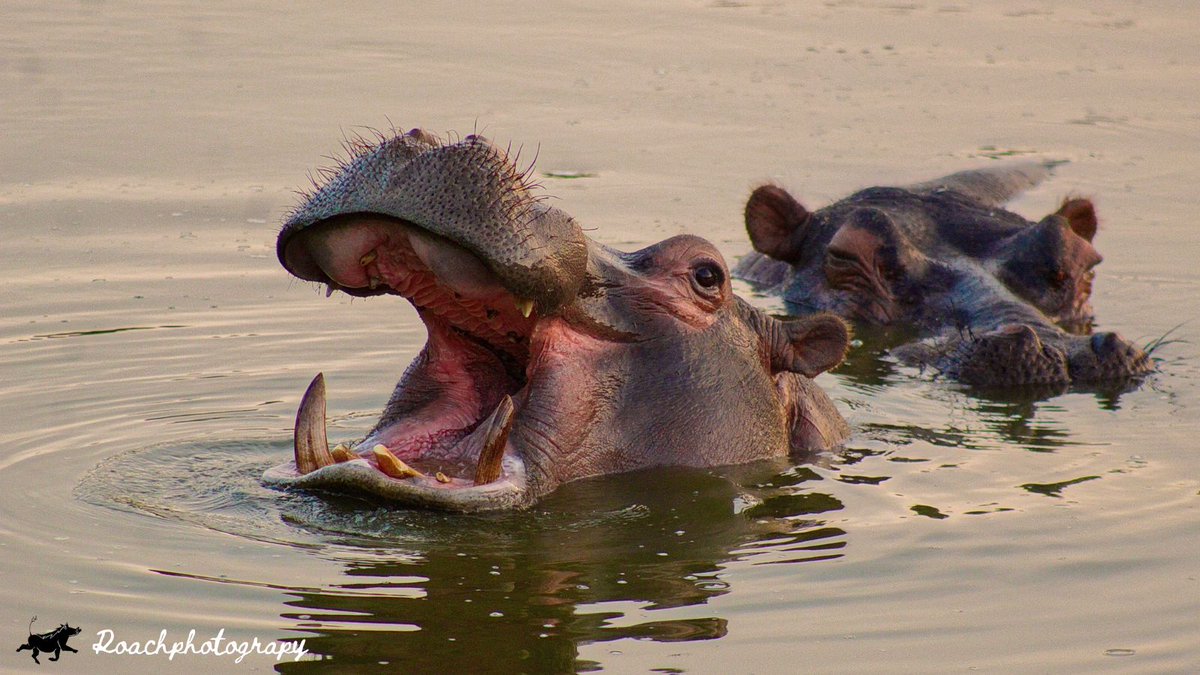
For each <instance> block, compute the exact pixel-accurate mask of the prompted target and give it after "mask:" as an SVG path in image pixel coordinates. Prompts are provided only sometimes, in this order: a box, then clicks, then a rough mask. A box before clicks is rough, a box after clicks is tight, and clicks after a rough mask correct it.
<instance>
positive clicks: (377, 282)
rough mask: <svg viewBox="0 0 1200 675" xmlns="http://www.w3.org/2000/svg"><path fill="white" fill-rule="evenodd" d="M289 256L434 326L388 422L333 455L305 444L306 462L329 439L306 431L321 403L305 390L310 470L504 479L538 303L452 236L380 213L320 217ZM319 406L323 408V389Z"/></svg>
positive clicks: (302, 269)
mask: <svg viewBox="0 0 1200 675" xmlns="http://www.w3.org/2000/svg"><path fill="white" fill-rule="evenodd" d="M285 263H286V265H287V267H288V269H289V270H291V271H292V272H293V273H294V274H296V275H297V276H299V277H300V278H303V279H308V280H311V281H318V282H322V283H325V284H327V285H328V287H329V292H330V293H332V291H333V290H342V291H344V292H346V293H349V294H351V295H359V296H363V295H378V294H382V293H387V294H394V295H400V296H402V297H404V298H407V299H408V300H409V302H411V303H412V304H413V306H414V307H415V308H416V309H417V312H418V315H419V316H420V317H421V320H422V321H423V322H424V323H425V326H426V328H427V330H428V333H429V337H428V341H427V342H426V345H425V349H424V350H423V351H422V353H421V355H420V356H419V357H418V358H417V359H416V360H415V361H414V362H413V364H412V365H411V366H410V367H409V369H408V371H407V372H406V373H405V376H404V379H403V381H402V382H401V385H400V386H398V387H397V389H396V391H395V392H394V393H393V395H392V398H391V400H390V401H389V403H388V405H387V408H386V409H385V412H384V415H383V417H382V419H381V420H380V422H379V424H378V425H377V426H376V428H375V429H374V430H373V431H372V432H371V433H370V434H369V435H368V436H367V438H366V439H364V440H363V441H361V442H360V443H358V444H356V445H355V446H354V447H353V448H348V449H345V450H340V449H339V448H335V449H334V451H333V452H332V453H329V452H326V453H325V455H326V456H325V457H323V456H321V453H320V448H319V447H318V448H317V450H315V451H311V452H310V451H309V450H308V449H305V450H304V451H303V452H305V453H310V454H312V455H313V456H315V457H316V459H315V460H314V461H311V462H309V461H305V462H302V461H301V454H302V449H301V445H302V443H301V440H300V439H301V437H302V436H305V437H306V438H311V437H317V436H319V437H320V439H318V440H317V441H315V442H314V443H313V444H312V445H315V446H320V445H321V444H322V443H323V442H324V430H323V428H322V429H321V431H320V433H319V434H318V433H315V432H314V431H313V430H312V429H311V428H310V427H311V421H306V422H303V424H304V425H306V428H305V429H303V430H302V429H301V425H302V422H301V417H306V416H305V415H304V411H305V409H306V408H309V409H311V408H313V407H314V406H315V405H316V400H315V399H314V400H313V401H310V400H309V395H307V394H306V397H305V402H304V403H302V405H301V414H300V415H298V416H297V432H296V438H297V447H296V453H297V466H298V468H299V469H300V472H301V473H306V471H305V469H306V468H308V467H312V466H314V465H316V466H317V468H319V467H320V466H324V465H325V463H327V462H336V461H339V460H340V461H353V460H354V459H363V460H366V461H367V462H368V463H369V464H370V465H371V466H373V467H375V468H376V469H378V470H379V471H381V472H383V473H384V474H386V475H387V476H389V477H390V478H392V479H394V480H398V481H411V482H415V483H419V484H423V485H426V486H429V487H441V488H466V487H471V486H475V485H483V484H486V483H491V482H494V481H496V480H499V479H502V478H504V477H505V475H506V474H507V473H508V468H510V467H511V464H512V462H514V461H519V460H520V458H519V457H515V456H514V455H513V454H512V453H511V451H509V450H508V449H507V436H508V432H509V431H510V429H511V427H512V424H513V420H514V419H515V417H516V414H517V410H516V408H517V406H518V405H519V404H517V403H514V402H516V401H520V400H522V397H521V396H520V395H519V394H520V393H521V392H522V390H523V389H524V387H525V384H526V368H527V366H528V364H529V362H530V336H531V334H532V332H533V329H534V326H535V325H536V321H537V319H536V317H535V316H533V315H532V311H533V307H532V306H533V303H532V302H531V301H528V300H523V299H520V298H518V297H517V296H515V295H514V294H513V293H511V292H510V291H509V290H508V289H506V288H505V286H504V284H503V283H502V281H501V280H500V279H499V277H497V276H496V274H494V273H493V272H492V271H491V270H490V269H489V268H488V267H487V265H486V264H485V263H484V262H483V261H482V260H481V259H480V258H479V257H477V256H475V255H474V254H472V253H470V252H469V251H467V250H466V249H464V248H462V247H461V246H458V245H457V244H455V243H454V242H452V241H450V240H449V239H446V238H445V237H440V236H438V235H435V234H432V233H430V232H428V231H427V230H424V229H422V228H420V227H418V226H416V225H413V224H411V223H408V222H406V221H401V220H398V219H394V218H389V217H385V216H377V215H374V214H358V215H353V216H343V217H339V218H335V219H331V220H327V221H322V222H320V223H316V224H314V225H311V226H309V227H308V228H306V229H304V230H302V231H300V232H298V233H296V234H295V235H293V236H292V239H291V241H289V242H288V243H287V246H286V249H285ZM323 389H324V387H323V385H322V387H321V391H322V392H323ZM311 392H312V388H310V393H311ZM314 396H316V394H314ZM320 404H321V409H322V410H323V408H324V400H323V396H322V397H321V400H320ZM307 417H308V418H310V419H311V418H314V417H315V415H314V414H312V413H310V414H309V415H307ZM320 417H321V420H320V422H321V424H322V427H323V423H324V420H323V417H324V415H323V413H322V414H321V415H320ZM380 445H382V446H384V447H385V448H386V451H384V454H383V455H381V454H380V450H379V448H378V446H380ZM326 447H327V446H326ZM388 455H390V456H391V457H390V458H389V457H388ZM392 459H395V460H399V463H398V465H397V463H395V462H392ZM306 460H307V458H306ZM309 470H311V469H309Z"/></svg>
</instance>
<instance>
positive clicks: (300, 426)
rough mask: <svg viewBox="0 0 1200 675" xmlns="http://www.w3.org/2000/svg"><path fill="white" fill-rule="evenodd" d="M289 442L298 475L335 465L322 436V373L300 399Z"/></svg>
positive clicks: (323, 388) (323, 414) (323, 416)
mask: <svg viewBox="0 0 1200 675" xmlns="http://www.w3.org/2000/svg"><path fill="white" fill-rule="evenodd" d="M292 440H293V447H294V451H295V455H296V468H297V469H299V471H300V473H301V475H303V474H306V473H310V472H313V471H316V470H317V469H320V468H321V467H323V466H329V465H330V464H333V463H334V459H333V455H331V454H329V441H328V440H327V439H326V436H325V376H324V375H323V374H321V373H317V376H316V377H314V378H313V381H312V383H311V384H309V385H308V390H307V391H305V392H304V398H302V399H300V409H299V410H297V411H296V427H295V430H294V431H293V432H292Z"/></svg>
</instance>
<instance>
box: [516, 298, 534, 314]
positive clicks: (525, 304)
mask: <svg viewBox="0 0 1200 675" xmlns="http://www.w3.org/2000/svg"><path fill="white" fill-rule="evenodd" d="M513 301H514V302H515V303H516V305H517V310H518V311H520V312H521V316H523V317H525V318H526V319H528V318H529V315H530V314H533V301H532V300H525V299H522V298H513Z"/></svg>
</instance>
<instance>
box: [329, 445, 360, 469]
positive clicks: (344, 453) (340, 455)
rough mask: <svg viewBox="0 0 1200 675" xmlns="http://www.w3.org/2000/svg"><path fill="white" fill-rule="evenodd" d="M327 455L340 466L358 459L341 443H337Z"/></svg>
mask: <svg viewBox="0 0 1200 675" xmlns="http://www.w3.org/2000/svg"><path fill="white" fill-rule="evenodd" d="M329 454H331V455H333V461H335V462H337V463H339V464H341V463H342V462H349V461H350V460H352V459H358V455H356V454H354V452H353V451H351V450H350V448H347V447H346V446H345V445H342V444H341V443H338V444H337V446H336V447H335V448H334V449H333V450H331V451H330V453H329Z"/></svg>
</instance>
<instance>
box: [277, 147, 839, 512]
mask: <svg viewBox="0 0 1200 675" xmlns="http://www.w3.org/2000/svg"><path fill="white" fill-rule="evenodd" d="M278 252H279V258H280V261H281V262H282V263H283V265H284V267H286V268H287V269H288V271H290V272H291V273H292V274H294V275H296V276H298V277H300V278H302V279H306V280H310V281H315V282H320V283H324V284H328V285H329V288H330V292H333V291H334V290H340V291H342V292H346V293H350V294H352V295H377V294H393V295H400V296H403V297H404V298H406V299H408V300H409V301H410V302H412V304H413V305H414V306H415V307H416V308H417V311H418V313H419V315H420V317H421V319H422V321H424V323H425V325H426V327H427V329H428V332H429V338H428V342H427V343H426V345H425V348H424V350H423V351H422V352H421V354H420V355H419V356H418V357H417V358H416V359H415V360H414V361H413V362H412V364H410V365H409V367H408V369H407V371H406V372H405V373H404V375H403V377H402V378H401V380H400V383H399V384H398V385H397V386H396V389H395V391H394V392H393V393H392V396H391V399H390V400H389V401H388V403H387V406H386V407H385V409H384V411H383V414H382V416H381V418H380V420H379V422H378V424H377V425H376V426H375V428H374V429H373V430H372V431H371V432H370V433H369V434H368V436H367V437H366V438H365V439H364V440H362V441H359V442H357V443H355V444H353V447H351V448H348V449H346V448H335V449H334V450H333V451H330V450H329V448H328V443H327V440H326V437H325V428H324V415H325V382H324V378H323V377H322V376H318V377H317V378H316V379H315V380H314V381H313V383H312V385H310V387H309V391H308V392H307V393H306V395H305V396H304V399H303V401H302V403H301V406H300V411H299V412H298V414H297V424H296V432H295V455H296V456H295V461H293V462H288V463H286V464H283V465H280V466H277V467H274V468H271V469H268V470H267V471H266V473H265V474H264V477H263V478H264V481H265V482H266V483H267V484H269V485H272V486H277V487H283V488H312V489H323V490H335V491H340V492H346V493H351V494H362V495H374V496H376V497H381V498H385V499H389V500H394V501H396V502H399V503H403V504H409V505H415V506H423V507H430V508H439V509H448V510H453V511H484V510H494V509H505V508H518V507H523V506H527V505H529V504H531V503H533V502H534V501H536V500H537V499H538V497H540V496H542V495H544V494H546V493H548V492H550V491H552V490H554V489H555V487H557V486H558V485H560V484H562V483H564V482H567V481H571V480H575V479H579V478H584V477H587V476H596V475H602V474H611V473H618V472H624V471H630V470H634V469H638V468H642V467H650V466H662V465H686V466H715V465H724V464H737V463H743V462H749V461H753V460H759V459H764V458H768V457H777V456H784V455H787V454H789V453H807V452H815V451H820V450H823V449H827V448H830V447H833V446H835V445H837V444H838V443H840V442H841V441H842V440H843V439H844V438H845V437H846V436H847V434H848V433H849V429H848V427H847V425H846V423H845V422H844V421H843V420H842V418H841V416H840V415H839V414H838V412H837V411H836V409H835V407H834V405H833V403H832V402H831V401H830V400H829V398H828V397H827V396H826V395H825V393H824V392H823V391H821V390H820V389H819V388H818V387H817V386H816V385H815V384H814V383H813V382H812V380H811V379H810V378H812V377H814V376H816V375H817V374H818V373H820V372H822V371H824V370H827V369H829V368H831V367H833V366H835V365H837V364H838V363H839V362H840V361H841V359H842V358H843V356H844V354H845V350H846V348H847V344H848V340H849V334H848V331H847V328H846V324H845V323H844V322H843V321H842V320H841V319H839V318H837V317H834V316H832V315H827V314H817V315H814V316H811V317H806V318H804V319H799V320H795V321H781V320H778V319H775V318H772V317H770V316H768V315H765V314H763V313H762V312H761V311H759V310H757V309H755V308H754V307H752V306H750V305H748V304H746V303H745V302H744V301H742V300H741V299H740V298H737V297H736V296H734V295H733V293H732V292H731V290H730V282H729V274H728V271H727V268H726V266H725V263H724V260H723V259H722V257H721V254H720V253H719V252H718V251H717V250H716V249H715V248H714V247H713V246H712V245H711V244H710V243H708V242H707V241H705V240H703V239H700V238H698V237H692V236H679V237H673V238H671V239H667V240H665V241H663V242H660V243H658V244H656V245H654V246H650V247H648V248H645V249H643V250H640V251H636V252H633V253H624V252H620V251H616V250H613V249H610V248H608V247H605V246H602V245H600V244H597V243H595V242H593V241H591V240H590V239H588V238H587V237H585V236H584V235H583V234H582V232H581V230H580V228H579V226H578V225H577V224H576V223H575V222H574V220H572V219H571V218H570V216H568V215H566V214H565V213H563V212H561V211H559V210H557V209H554V208H549V207H547V206H545V205H544V204H542V203H540V202H539V201H538V200H537V199H536V198H534V197H533V196H531V194H530V190H529V189H528V187H527V185H526V182H525V175H524V174H522V173H521V172H519V171H517V169H516V168H515V167H514V165H513V163H512V162H511V161H510V160H509V158H508V157H507V156H506V155H505V153H503V152H499V151H497V150H496V149H495V148H494V147H492V146H491V145H490V144H488V143H487V142H486V141H485V140H484V139H481V138H478V137H474V136H468V137H467V138H465V139H464V140H463V141H462V142H459V143H454V144H442V143H441V142H440V141H438V140H437V139H436V138H434V137H432V136H429V135H427V134H424V133H422V132H420V131H415V130H414V131H412V132H409V133H407V134H405V135H403V136H399V137H396V138H392V139H389V140H385V141H383V142H381V143H380V144H378V145H374V146H366V145H364V146H361V147H358V148H357V152H356V156H355V157H354V158H353V159H352V160H350V161H349V162H347V163H346V164H345V165H344V166H343V167H342V168H341V169H340V170H339V171H338V172H336V173H335V174H333V175H332V176H331V177H330V179H329V181H328V183H326V184H325V185H324V186H322V187H320V188H318V189H317V191H316V192H315V193H314V194H313V195H311V196H310V197H309V198H308V199H307V200H306V201H305V202H304V203H303V204H302V205H301V206H300V207H299V208H298V209H297V210H296V211H295V213H293V215H292V216H291V217H290V218H289V219H288V220H287V222H286V223H285V225H284V228H283V231H282V232H281V233H280V235H279V241H278ZM378 446H383V447H384V448H385V449H383V450H381V449H379V447H378ZM397 460H398V461H397Z"/></svg>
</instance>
